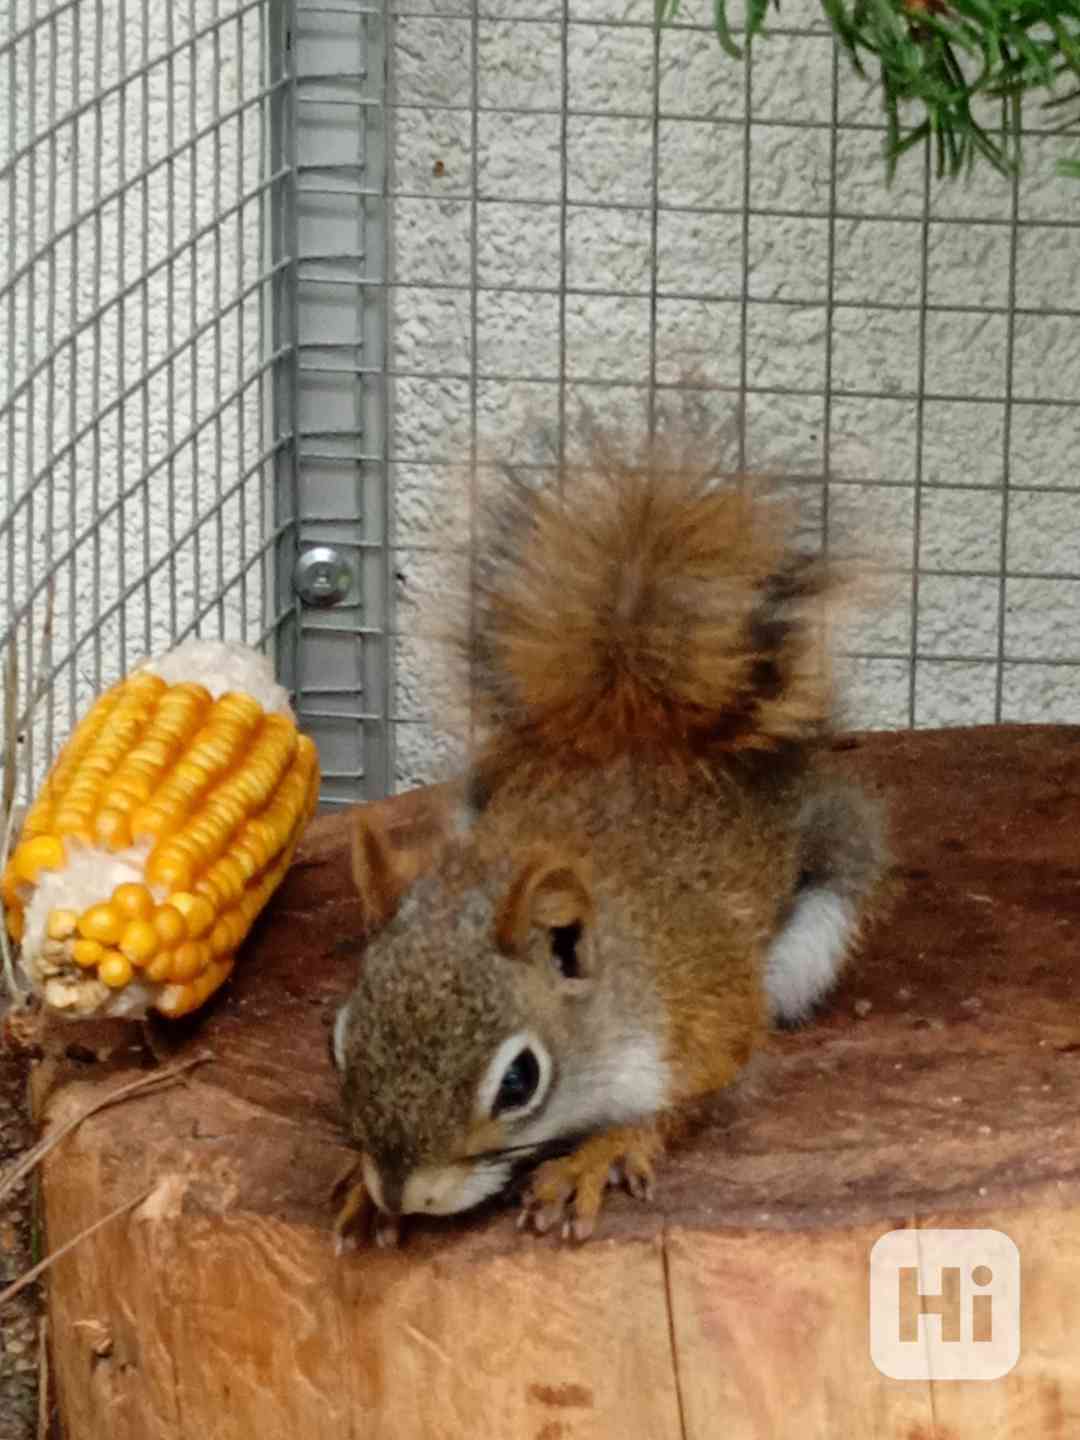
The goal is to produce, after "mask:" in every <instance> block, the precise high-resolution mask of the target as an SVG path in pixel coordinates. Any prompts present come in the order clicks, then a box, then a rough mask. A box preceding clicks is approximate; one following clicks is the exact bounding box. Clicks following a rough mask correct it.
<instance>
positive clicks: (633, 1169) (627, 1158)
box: [518, 1127, 662, 1240]
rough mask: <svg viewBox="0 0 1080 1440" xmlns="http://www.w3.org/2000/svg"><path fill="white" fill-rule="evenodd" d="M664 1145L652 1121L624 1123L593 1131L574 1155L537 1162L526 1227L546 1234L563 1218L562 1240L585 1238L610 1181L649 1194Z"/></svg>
mask: <svg viewBox="0 0 1080 1440" xmlns="http://www.w3.org/2000/svg"><path fill="white" fill-rule="evenodd" d="M661 1148H662V1141H661V1139H660V1135H659V1133H658V1132H657V1130H655V1129H654V1128H652V1127H620V1128H618V1129H615V1130H606V1131H604V1133H603V1134H602V1135H595V1136H593V1138H592V1139H591V1140H586V1141H585V1143H584V1144H583V1145H581V1146H579V1148H578V1149H577V1150H575V1151H574V1152H573V1153H572V1154H570V1155H564V1156H562V1157H561V1158H560V1159H558V1160H545V1161H544V1163H543V1164H542V1165H540V1166H538V1167H537V1170H536V1173H535V1174H534V1175H533V1177H532V1179H531V1181H530V1182H529V1186H528V1188H527V1190H526V1191H525V1195H524V1198H523V1200H522V1206H523V1209H522V1213H521V1219H520V1220H519V1222H518V1224H519V1225H520V1226H521V1228H522V1229H524V1228H526V1227H528V1226H531V1227H532V1229H534V1230H535V1231H537V1233H538V1234H541V1235H542V1234H544V1233H545V1232H546V1231H548V1230H550V1229H551V1228H552V1226H554V1225H558V1224H560V1222H561V1226H562V1236H563V1239H564V1240H570V1239H573V1240H587V1239H588V1238H589V1236H590V1235H591V1234H592V1233H593V1230H594V1229H595V1227H596V1217H597V1215H598V1214H599V1213H600V1207H601V1205H602V1204H603V1203H604V1193H605V1191H606V1190H607V1188H608V1186H609V1185H624V1186H625V1187H626V1189H627V1190H629V1192H630V1194H631V1195H633V1196H634V1197H635V1198H636V1199H639V1200H651V1199H652V1194H653V1182H654V1178H655V1176H654V1172H653V1161H654V1159H655V1158H656V1155H657V1154H658V1153H659V1151H660V1150H661Z"/></svg>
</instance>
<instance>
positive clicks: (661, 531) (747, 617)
mask: <svg viewBox="0 0 1080 1440" xmlns="http://www.w3.org/2000/svg"><path fill="white" fill-rule="evenodd" d="M494 514H495V515H496V516H497V519H496V520H495V523H494V524H493V527H492V530H491V533H490V534H489V535H487V536H485V537H484V541H483V544H482V551H481V553H482V560H481V563H480V566H479V570H480V573H479V576H478V579H477V585H476V612H475V623H474V646H473V658H474V682H475V688H476V691H477V693H478V695H479V697H480V700H481V703H482V704H484V705H486V708H487V713H486V716H485V718H486V720H487V721H488V722H489V724H490V732H489V733H490V738H491V742H492V745H493V747H494V751H493V752H491V753H492V755H493V758H494V754H497V753H498V751H499V749H500V747H503V748H504V750H509V751H516V752H518V753H528V754H529V755H530V756H531V757H532V758H533V759H534V760H536V761H539V762H541V763H543V758H544V755H545V754H549V755H557V756H558V759H559V763H560V764H565V763H567V761H568V760H570V759H572V758H573V757H577V758H579V759H580V760H581V761H583V762H585V763H590V764H603V763H605V762H606V761H609V760H612V759H614V758H616V757H617V756H620V755H624V754H628V753H633V754H641V755H642V756H643V757H645V756H648V757H649V758H653V759H657V760H672V761H677V762H685V761H696V760H698V759H708V758H711V757H715V756H718V755H719V754H720V753H722V752H733V751H746V750H762V749H770V748H783V747H785V746H789V745H791V744H793V743H798V742H801V741H804V740H807V739H809V738H811V737H813V736H814V735H816V734H818V733H819V732H820V731H821V729H822V728H823V726H824V724H825V722H826V721H827V719H828V718H829V713H830V708H831V706H830V684H829V674H828V666H827V663H826V662H827V656H826V653H825V646H824V643H823V627H822V624H821V623H820V622H821V619H822V615H821V610H820V607H817V606H815V605H813V604H812V603H811V602H812V601H813V600H814V599H815V597H819V596H821V595H822V594H823V592H824V591H825V589H826V587H827V577H826V571H825V569H824V567H823V566H822V564H821V563H820V562H819V561H817V560H815V559H813V558H810V557H807V556H804V555H801V554H799V553H797V552H796V551H794V550H793V549H792V548H791V546H790V542H789V531H790V520H791V516H790V512H789V511H787V510H786V508H785V507H783V506H781V505H780V504H778V502H777V501H776V500H775V499H770V498H767V497H765V496H763V495H762V494H760V493H758V494H755V493H754V490H753V489H752V488H751V487H750V485H749V482H746V481H742V482H740V481H738V480H736V479H733V478H731V477H730V476H727V477H725V476H724V474H723V473H722V472H721V471H720V470H719V469H718V467H716V466H715V465H712V464H710V463H709V462H708V461H707V460H702V459H701V458H700V457H698V458H697V459H695V458H694V456H693V454H692V453H687V452H686V451H684V450H681V449H678V448H676V447H673V446H672V445H671V443H670V442H667V441H664V440H662V439H658V440H655V441H653V442H651V443H650V444H648V446H647V447H645V449H644V450H643V452H642V453H641V454H640V455H637V456H634V457H631V458H627V457H623V456H620V455H619V454H618V453H617V452H616V450H615V448H614V447H613V446H612V445H611V444H609V443H608V442H606V441H605V440H604V439H603V438H602V437H599V436H595V435H594V436H593V437H592V439H591V453H590V455H589V457H588V459H587V461H586V462H585V463H584V464H583V465H581V466H573V467H567V468H566V469H565V470H564V472H563V476H562V481H561V483H560V481H559V479H558V477H555V478H553V479H551V480H550V481H547V482H545V483H544V484H542V485H539V486H538V485H535V484H530V483H529V481H528V480H527V479H525V478H523V477H521V476H520V475H518V474H516V473H514V472H508V473H507V475H506V489H505V491H504V492H503V494H501V495H500V497H499V500H498V502H497V508H496V510H495V511H494Z"/></svg>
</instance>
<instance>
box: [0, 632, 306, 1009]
mask: <svg viewBox="0 0 1080 1440" xmlns="http://www.w3.org/2000/svg"><path fill="white" fill-rule="evenodd" d="M318 787H319V766H318V759H317V756H316V751H315V746H314V744H313V742H312V741H311V740H310V739H309V738H308V737H307V736H306V735H301V734H299V733H298V731H297V728H296V724H295V721H294V719H293V716H292V713H291V711H290V710H289V706H288V700H287V697H286V695H285V692H284V690H282V689H281V687H280V686H278V685H275V684H274V682H273V678H272V676H271V675H270V673H269V667H268V666H267V663H266V661H265V660H264V659H263V658H262V657H261V656H259V655H257V654H256V653H255V652H253V651H249V650H247V649H245V648H244V647H241V646H236V645H229V644H226V643H224V642H219V641H202V640H200V641H191V642H188V643H187V644H185V645H182V646H180V647H178V648H177V649H176V650H174V651H172V652H171V653H170V654H169V655H167V656H165V657H164V658H163V659H162V660H160V661H157V662H153V663H150V664H148V665H144V666H143V667H141V668H140V669H139V670H136V671H135V672H134V673H133V674H131V675H130V676H128V678H127V679H125V680H122V681H121V682H120V683H119V684H118V685H115V686H113V688H112V689H111V690H109V691H108V692H107V693H106V694H104V695H102V696H101V697H100V699H99V700H98V701H97V702H96V703H95V705H94V706H93V707H92V709H91V710H90V712H89V714H88V715H87V716H86V717H85V719H84V720H83V721H82V722H81V724H80V725H79V726H78V727H77V728H76V730H75V732H74V733H73V734H72V736H71V738H70V740H69V741H68V743H67V745H66V746H65V747H64V749H63V750H62V751H61V753H60V755H59V757H58V758H57V760H56V762H55V764H54V765H53V768H52V770H51V771H50V773H49V775H48V778H47V779H46V781H45V783H44V785H43V786H42V789H41V793H40V794H39V796H38V798H37V800H36V801H35V803H34V805H33V806H32V807H31V809H30V811H29V813H28V815H27V817H26V820H25V823H24V825H23V829H22V832H21V835H20V837H19V843H18V844H17V845H16V847H15V849H14V851H13V853H12V855H11V859H10V861H9V863H8V866H7V868H6V870H5V871H4V874H3V876H2V878H0V898H2V900H3V905H4V910H5V913H6V920H7V927H8V932H9V934H10V935H11V937H12V939H13V940H15V941H16V942H18V943H19V944H20V957H19V963H20V966H21V968H22V970H23V973H24V974H25V975H26V977H27V979H28V980H29V982H30V984H31V986H32V987H33V989H34V990H35V991H36V992H37V993H38V994H40V995H41V996H42V997H43V998H44V1000H45V1002H46V1004H47V1005H49V1006H50V1007H51V1008H53V1009H56V1010H62V1011H65V1012H67V1013H69V1014H74V1015H80V1016H82V1015H89V1014H95V1015H142V1014H145V1012H146V1011H147V1009H150V1008H153V1009H156V1010H159V1011H161V1012H162V1013H163V1014H165V1015H169V1016H179V1015H185V1014H187V1013H188V1012H189V1011H191V1010H194V1009H196V1008H197V1007H198V1006H199V1005H201V1004H202V1003H203V1002H204V1001H205V1000H206V999H207V997H208V996H210V995H211V994H213V992H214V991H215V990H216V989H217V988H218V987H219V986H220V985H221V984H222V983H223V981H224V980H225V979H226V978H227V977H228V975H229V973H230V971H231V970H232V967H233V963H234V959H235V955H236V951H237V949H238V947H239V946H240V945H241V943H242V942H243V940H244V937H245V936H246V935H247V933H248V931H249V930H250V929H251V926H252V924H253V923H254V921H255V917H256V916H257V915H258V913H259V911H260V910H261V909H262V907H263V906H264V905H265V904H266V902H267V900H269V898H270V896H271V895H272V894H273V892H274V890H275V889H276V888H277V885H278V884H279V882H280V881H281V879H282V877H283V876H284V874H285V871H286V870H287V869H288V866H289V862H290V861H291V859H292V855H293V851H294V850H295V848H296V844H297V841H298V840H299V838H300V834H301V832H302V830H303V828H304V825H305V823H306V822H307V820H308V818H309V817H310V815H311V813H312V811H313V810H314V808H315V802H316V797H317V794H318Z"/></svg>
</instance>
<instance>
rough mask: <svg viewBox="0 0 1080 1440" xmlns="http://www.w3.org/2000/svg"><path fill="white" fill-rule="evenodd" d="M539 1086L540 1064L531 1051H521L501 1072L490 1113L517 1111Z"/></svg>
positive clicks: (526, 1102) (527, 1101)
mask: <svg viewBox="0 0 1080 1440" xmlns="http://www.w3.org/2000/svg"><path fill="white" fill-rule="evenodd" d="M539 1084H540V1062H539V1060H537V1058H536V1056H535V1055H534V1054H533V1052H532V1051H531V1050H522V1051H521V1053H520V1054H519V1055H518V1056H516V1058H515V1059H513V1060H511V1062H510V1064H509V1065H508V1066H507V1067H506V1069H505V1071H504V1072H503V1077H502V1080H501V1081H500V1083H499V1090H498V1093H497V1094H496V1096H495V1104H494V1105H493V1106H492V1111H491V1113H492V1114H493V1115H499V1114H501V1113H502V1112H503V1111H504V1110H518V1109H520V1108H521V1106H522V1105H527V1104H528V1103H529V1101H530V1100H531V1099H532V1097H533V1096H534V1095H535V1094H536V1087H537V1085H539Z"/></svg>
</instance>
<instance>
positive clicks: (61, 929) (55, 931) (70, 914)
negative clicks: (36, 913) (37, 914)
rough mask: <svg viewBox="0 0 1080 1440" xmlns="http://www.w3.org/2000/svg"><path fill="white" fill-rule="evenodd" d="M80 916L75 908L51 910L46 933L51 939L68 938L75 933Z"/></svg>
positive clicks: (46, 924) (46, 923)
mask: <svg viewBox="0 0 1080 1440" xmlns="http://www.w3.org/2000/svg"><path fill="white" fill-rule="evenodd" d="M78 923H79V917H78V915H77V913H76V912H75V911H74V910H50V911H49V918H48V919H47V920H46V922H45V934H46V935H47V936H48V937H49V939H50V940H66V939H68V937H69V936H71V935H74V934H75V927H76V926H77V925H78Z"/></svg>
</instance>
